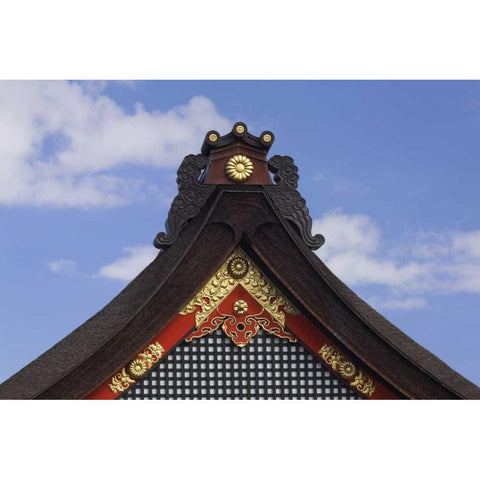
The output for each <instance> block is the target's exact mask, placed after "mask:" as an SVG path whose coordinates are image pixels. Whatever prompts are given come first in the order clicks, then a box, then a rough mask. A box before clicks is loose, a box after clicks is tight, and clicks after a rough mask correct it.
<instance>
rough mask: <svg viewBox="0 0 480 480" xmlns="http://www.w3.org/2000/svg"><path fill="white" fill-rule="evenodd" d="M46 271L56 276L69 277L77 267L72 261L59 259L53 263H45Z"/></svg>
mask: <svg viewBox="0 0 480 480" xmlns="http://www.w3.org/2000/svg"><path fill="white" fill-rule="evenodd" d="M47 267H48V269H49V270H50V271H51V272H52V273H55V274H57V275H62V274H66V275H71V274H73V273H75V271H76V270H77V265H76V263H75V262H74V261H73V260H67V259H64V258H60V259H58V260H55V261H54V262H49V263H47Z"/></svg>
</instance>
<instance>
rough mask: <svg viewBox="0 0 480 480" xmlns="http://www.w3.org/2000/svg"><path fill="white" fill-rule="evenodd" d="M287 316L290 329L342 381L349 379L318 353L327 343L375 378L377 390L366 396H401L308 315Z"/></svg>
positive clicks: (390, 397)
mask: <svg viewBox="0 0 480 480" xmlns="http://www.w3.org/2000/svg"><path fill="white" fill-rule="evenodd" d="M285 317H286V319H287V321H286V324H287V326H288V330H290V331H291V332H292V333H293V334H294V335H295V336H296V337H297V338H298V339H299V340H300V341H301V342H302V343H303V344H304V345H305V346H306V347H307V348H308V350H310V352H311V353H312V354H313V355H314V356H315V357H316V358H317V359H318V360H319V361H320V362H321V363H322V365H324V366H325V367H326V368H328V369H329V370H330V371H331V372H333V374H334V375H335V376H336V377H338V378H339V379H341V381H342V382H344V383H347V384H348V381H346V380H344V379H342V378H341V376H340V375H339V374H338V373H337V372H335V371H333V369H332V368H331V366H330V365H328V364H326V363H325V361H324V360H323V358H322V356H321V355H320V354H319V353H318V352H319V350H320V349H321V348H322V347H323V345H325V344H328V345H329V346H333V347H334V348H335V349H336V350H338V351H339V352H340V353H341V354H342V356H343V357H345V359H346V360H349V361H351V362H352V363H353V364H355V365H356V366H357V367H359V368H361V369H362V370H363V371H365V373H366V374H367V375H369V376H370V377H371V378H372V379H373V381H374V382H375V392H374V393H373V395H372V396H366V398H369V399H372V400H392V399H399V398H400V397H399V396H398V395H397V394H396V393H394V392H393V391H391V390H390V389H389V388H388V387H387V386H386V385H384V384H383V382H382V381H381V380H379V379H378V377H377V376H375V375H372V374H371V373H370V372H369V371H368V370H366V369H365V368H364V367H363V365H361V364H359V362H358V361H356V360H353V359H352V358H351V357H350V356H349V355H348V354H346V353H345V350H344V349H343V348H342V347H341V346H340V345H338V344H336V343H334V342H332V340H331V339H330V338H329V337H327V336H326V335H325V334H324V333H322V332H321V330H320V329H319V328H318V327H317V326H316V325H315V324H314V323H313V322H312V321H311V320H309V319H308V318H307V317H305V316H303V315H291V314H288V313H286V314H285ZM352 388H353V387H352Z"/></svg>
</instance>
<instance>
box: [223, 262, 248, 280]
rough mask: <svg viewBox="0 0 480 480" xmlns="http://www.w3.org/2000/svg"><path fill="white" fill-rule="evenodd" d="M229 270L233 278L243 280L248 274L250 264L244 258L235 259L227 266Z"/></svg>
mask: <svg viewBox="0 0 480 480" xmlns="http://www.w3.org/2000/svg"><path fill="white" fill-rule="evenodd" d="M227 270H228V273H229V274H230V276H231V277H233V278H237V279H238V278H243V277H244V276H245V275H246V274H247V272H248V263H247V262H246V260H245V259H244V258H242V257H233V258H232V259H231V260H230V261H229V262H228V264H227Z"/></svg>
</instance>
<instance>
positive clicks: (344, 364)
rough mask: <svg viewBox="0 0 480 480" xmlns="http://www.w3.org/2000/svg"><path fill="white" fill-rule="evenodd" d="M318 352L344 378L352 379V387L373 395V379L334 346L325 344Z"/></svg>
mask: <svg viewBox="0 0 480 480" xmlns="http://www.w3.org/2000/svg"><path fill="white" fill-rule="evenodd" d="M318 353H319V354H320V355H321V357H322V358H323V359H324V360H325V362H326V363H327V365H330V366H331V367H332V369H333V370H334V371H336V372H338V373H340V375H341V376H342V377H343V378H345V379H346V380H349V381H350V386H351V387H354V388H356V389H357V390H358V391H359V392H361V393H363V394H365V395H369V396H372V395H373V394H374V393H375V384H374V383H373V380H372V379H371V378H370V377H369V376H367V375H365V373H363V372H362V371H360V370H359V369H358V368H357V367H356V366H355V365H354V364H353V363H352V362H350V361H348V360H346V359H345V358H344V356H343V355H342V354H341V353H340V352H339V351H338V350H335V348H334V347H332V346H331V345H327V344H325V345H323V347H322V348H321V349H320V350H319V351H318ZM354 377H355V378H354ZM352 379H353V380H352Z"/></svg>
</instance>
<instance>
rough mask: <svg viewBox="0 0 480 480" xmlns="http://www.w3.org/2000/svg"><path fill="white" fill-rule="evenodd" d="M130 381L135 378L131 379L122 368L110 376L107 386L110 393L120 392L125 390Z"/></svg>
mask: <svg viewBox="0 0 480 480" xmlns="http://www.w3.org/2000/svg"><path fill="white" fill-rule="evenodd" d="M132 383H135V380H132V379H131V378H130V376H129V375H128V374H127V372H126V371H125V369H124V368H123V369H122V371H121V372H119V373H117V374H115V375H114V376H113V377H112V381H111V383H110V385H109V387H110V390H111V391H112V393H120V392H123V391H124V390H126V389H127V388H128V387H129V386H130V385H131V384H132Z"/></svg>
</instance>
